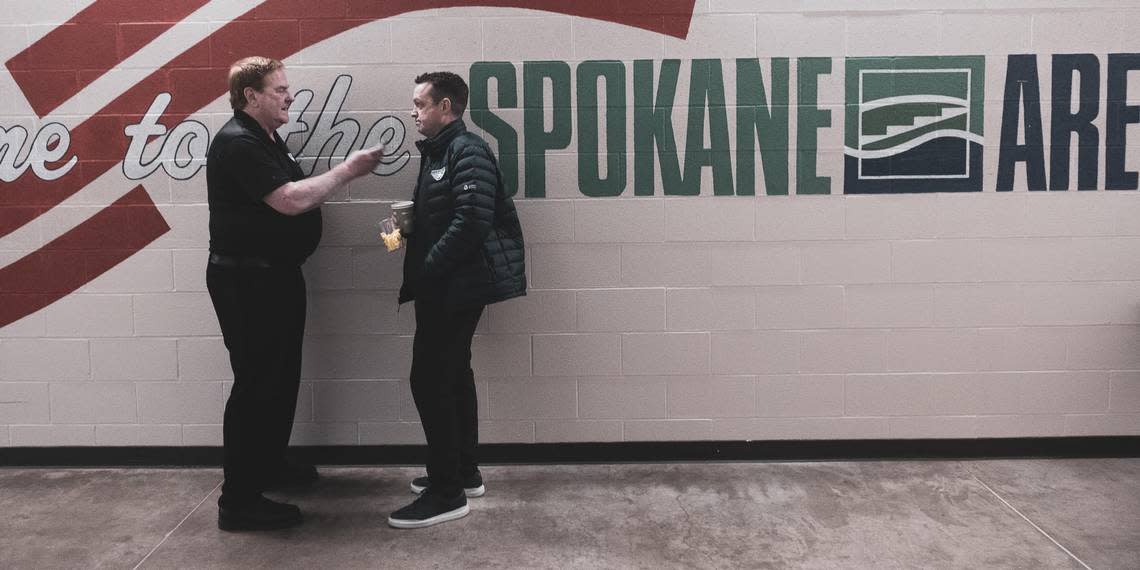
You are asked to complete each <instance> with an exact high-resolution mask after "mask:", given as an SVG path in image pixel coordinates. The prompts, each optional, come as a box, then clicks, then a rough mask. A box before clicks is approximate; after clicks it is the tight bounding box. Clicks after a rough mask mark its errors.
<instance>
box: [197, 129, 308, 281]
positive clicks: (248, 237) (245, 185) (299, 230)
mask: <svg viewBox="0 0 1140 570" xmlns="http://www.w3.org/2000/svg"><path fill="white" fill-rule="evenodd" d="M303 178H305V173H304V172H303V171H302V170H301V167H300V165H298V164H297V161H295V160H294V159H293V157H292V156H291V155H290V154H289V149H288V147H286V146H285V142H284V141H282V140H281V137H279V136H277V133H273V138H270V137H269V135H268V133H266V132H265V129H263V128H261V125H260V124H258V122H257V121H256V120H254V118H253V117H250V116H249V115H247V114H245V113H244V112H242V111H234V117H233V118H232V119H230V120H229V121H228V122H226V124H225V126H223V127H222V129H221V130H220V131H218V134H217V135H216V136H215V137H214V141H213V142H212V143H211V144H210V152H209V154H208V155H207V158H206V189H207V193H208V195H209V202H210V251H211V252H212V253H217V254H221V255H230V256H241V257H257V258H262V259H267V260H271V261H273V262H277V263H295V264H298V265H300V264H301V263H302V262H304V261H305V259H306V258H307V257H309V255H311V254H312V253H313V251H314V250H315V249H316V248H317V244H318V243H319V242H320V240H321V211H320V209H319V208H316V209H313V210H310V211H308V212H305V213H304V214H300V215H297V216H287V215H285V214H282V213H280V212H278V211H277V210H274V209H273V208H272V207H270V206H269V204H266V203H265V201H264V200H265V197H266V196H268V195H269V193H270V192H273V191H274V190H276V189H278V188H280V187H281V186H282V185H284V184H287V183H289V182H294V181H297V180H301V179H303Z"/></svg>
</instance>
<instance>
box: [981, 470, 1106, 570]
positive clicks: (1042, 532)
mask: <svg viewBox="0 0 1140 570" xmlns="http://www.w3.org/2000/svg"><path fill="white" fill-rule="evenodd" d="M970 476H971V477H973V478H974V480H975V481H977V482H978V484H979V485H981V486H982V487H985V488H986V490H987V491H989V492H990V494H991V495H993V496H994V497H997V500H999V501H1001V502H1002V504H1003V505H1005V506H1006V507H1008V508H1009V510H1011V511H1013V512H1015V513H1017V516H1019V517H1021V518H1022V519H1023V520H1024V521H1025V522H1027V523H1029V525H1030V526H1032V527H1033V528H1034V529H1036V530H1037V532H1039V533H1041V535H1042V536H1044V537H1045V538H1048V539H1049V541H1050V542H1052V543H1053V544H1055V545H1057V548H1060V549H1061V550H1062V551H1064V552H1065V554H1068V555H1069V557H1070V558H1072V559H1073V560H1076V561H1077V564H1080V565H1081V566H1082V567H1083V568H1085V570H1092V568H1090V567H1089V565H1088V564H1085V562H1084V561H1083V560H1081V559H1080V558H1077V555H1076V554H1073V553H1072V552H1071V551H1070V550H1069V549H1068V548H1065V547H1064V545H1062V544H1061V543H1060V542H1057V539H1055V538H1053V537H1052V536H1050V535H1049V533H1047V532H1045V530H1044V529H1042V528H1041V527H1039V526H1037V524H1036V523H1034V522H1033V521H1031V520H1029V517H1027V516H1025V515H1024V514H1023V513H1022V512H1021V511H1019V510H1017V507H1014V506H1013V505H1011V504H1009V501H1006V500H1005V498H1003V497H1002V496H1001V495H999V494H997V491H994V490H993V489H991V488H990V486H989V485H987V484H986V483H985V481H982V480H981V479H979V478H978V476H977V475H974V474H973V473H971V474H970Z"/></svg>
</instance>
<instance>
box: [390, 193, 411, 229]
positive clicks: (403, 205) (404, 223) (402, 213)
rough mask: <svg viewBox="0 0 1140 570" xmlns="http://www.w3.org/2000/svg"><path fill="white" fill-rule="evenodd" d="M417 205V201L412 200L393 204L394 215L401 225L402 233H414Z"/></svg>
mask: <svg viewBox="0 0 1140 570" xmlns="http://www.w3.org/2000/svg"><path fill="white" fill-rule="evenodd" d="M415 205H416V203H415V202H411V201H404V202H395V203H393V204H392V215H393V216H394V217H395V218H396V225H397V226H399V227H400V233H402V234H404V235H408V234H411V233H412V227H413V222H414V217H415V213H414V211H413V210H414V208H415Z"/></svg>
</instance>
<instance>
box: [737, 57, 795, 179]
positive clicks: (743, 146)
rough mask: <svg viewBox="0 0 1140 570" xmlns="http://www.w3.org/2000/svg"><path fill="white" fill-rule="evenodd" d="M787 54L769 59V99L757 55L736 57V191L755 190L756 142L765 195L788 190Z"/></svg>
mask: <svg viewBox="0 0 1140 570" xmlns="http://www.w3.org/2000/svg"><path fill="white" fill-rule="evenodd" d="M788 75H789V74H788V58H786V57H778V58H774V59H773V60H772V103H771V105H769V104H768V102H767V100H766V99H767V98H766V97H765V93H764V76H763V72H762V71H761V70H760V61H759V60H757V59H738V60H736V105H737V107H736V137H737V139H736V193H737V194H739V195H741V196H752V195H755V194H756V146H755V143H756V142H757V140H759V142H760V160H761V161H762V162H763V165H764V187H765V189H766V190H767V194H768V195H769V196H777V195H780V196H783V195H787V193H788V146H789V145H788Z"/></svg>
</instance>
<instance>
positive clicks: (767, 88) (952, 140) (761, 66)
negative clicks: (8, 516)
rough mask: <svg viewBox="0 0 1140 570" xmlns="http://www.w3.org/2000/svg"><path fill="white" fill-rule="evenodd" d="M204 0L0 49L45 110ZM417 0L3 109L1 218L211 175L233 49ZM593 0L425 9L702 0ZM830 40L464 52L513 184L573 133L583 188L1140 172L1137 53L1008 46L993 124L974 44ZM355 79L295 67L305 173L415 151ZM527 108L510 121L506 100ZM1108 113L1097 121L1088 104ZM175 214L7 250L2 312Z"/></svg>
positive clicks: (67, 28)
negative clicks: (578, 58)
mask: <svg viewBox="0 0 1140 570" xmlns="http://www.w3.org/2000/svg"><path fill="white" fill-rule="evenodd" d="M206 3H207V0H179V1H175V2H161V3H150V4H138V5H134V7H133V8H132V11H131V12H130V13H129V14H123V13H120V12H121V8H119V7H118V6H120V3H114V2H106V1H96V2H94V3H93V4H91V5H90V6H89V7H88V8H86V9H85V10H83V11H82V12H80V13H79V14H78V15H76V16H75V17H74V18H73V19H72V20H71V21H69V22H68V23H67V24H65V25H61V26H59V27H57V28H55V29H54V30H52V31H51V32H49V33H48V34H46V35H45V36H44V37H43V38H41V39H40V40H38V41H36V42H35V43H33V44H32V45H30V46H29V47H28V48H27V49H25V50H23V51H22V52H21V53H19V54H17V55H16V56H14V57H12V58H11V59H10V60H8V61H7V62H6V63H5V65H6V67H7V69H8V71H9V72H10V73H11V74H12V77H13V79H14V80H15V82H16V83H17V84H18V85H19V87H20V89H21V90H22V92H23V96H24V97H25V98H26V99H27V101H28V103H29V105H30V106H31V108H32V109H33V110H34V111H35V113H36V114H37V115H38V116H39V117H41V118H43V117H46V116H49V115H50V114H51V113H52V111H54V110H55V109H57V108H58V107H59V106H60V105H61V104H63V103H64V102H65V101H67V100H68V99H70V98H71V97H73V96H74V95H76V94H78V93H79V92H81V91H82V90H83V89H84V88H85V87H87V86H89V85H90V84H92V83H93V82H95V81H96V80H98V79H99V78H100V77H101V76H103V75H104V74H106V73H107V72H109V71H111V70H112V69H114V68H115V67H116V66H117V65H119V64H121V63H122V62H123V60H125V59H126V58H128V57H129V56H130V55H131V54H133V53H135V52H136V51H138V50H139V49H140V48H141V47H142V46H144V45H146V44H147V43H148V42H150V41H152V40H154V39H155V38H157V37H158V36H160V35H161V34H162V33H163V32H164V31H166V30H167V29H169V28H170V27H171V26H173V25H174V24H172V23H171V22H177V21H179V20H180V19H182V18H185V17H186V16H188V15H189V14H191V13H192V12H194V10H196V9H198V8H200V7H201V6H203V5H204V4H206ZM412 4H413V3H411V2H383V3H377V2H353V1H349V2H347V4H346V6H345V7H344V9H343V11H344V13H345V14H346V17H343V18H331V19H312V18H310V17H309V15H308V14H307V12H308V6H306V5H305V3H299V2H295V1H289V0H268V1H266V2H264V3H263V4H262V5H260V6H258V7H257V8H256V9H253V10H251V11H250V12H248V13H246V14H244V15H242V16H240V17H238V18H236V19H234V20H233V21H231V22H230V23H228V24H227V25H225V26H223V27H221V28H219V29H218V30H216V31H214V32H213V33H212V34H211V35H210V36H209V37H208V38H206V39H205V40H203V41H201V42H199V43H197V44H195V45H193V46H190V47H189V48H188V49H186V50H185V51H184V52H182V53H181V54H180V55H178V56H177V57H175V58H174V59H172V60H171V61H169V62H168V63H167V64H166V65H164V66H162V67H161V68H160V69H158V70H157V71H155V72H153V73H152V74H150V75H149V76H147V77H146V78H144V79H143V80H141V81H139V82H137V83H136V84H134V85H130V86H129V87H128V88H127V89H126V90H125V91H124V92H123V93H121V94H120V95H119V96H118V97H117V98H115V99H114V100H113V101H111V102H110V103H109V104H108V105H107V106H105V107H104V108H103V109H101V110H100V111H98V112H97V113H95V114H94V115H92V116H91V117H90V118H88V119H87V120H85V121H83V122H82V123H80V124H78V125H77V126H75V127H73V128H71V129H68V128H66V127H64V126H63V125H61V124H59V123H58V122H48V123H46V124H43V125H42V126H40V127H39V128H38V129H37V130H36V132H34V133H32V132H29V131H28V130H27V129H25V128H24V127H22V126H18V125H17V126H4V125H0V182H2V186H0V237H3V236H4V235H7V234H10V233H12V232H13V231H15V230H17V229H19V228H20V227H22V226H24V225H26V224H28V223H29V222H31V221H33V220H35V219H36V218H37V217H38V216H40V215H42V214H43V213H45V212H46V211H48V210H50V209H51V208H53V207H55V206H58V205H59V204H61V203H62V202H63V201H64V200H66V199H67V198H69V197H70V196H72V195H74V194H76V193H77V192H79V191H80V190H82V189H83V188H84V187H85V186H87V185H88V184H90V183H91V182H92V181H94V180H95V179H97V178H98V177H100V176H101V175H103V174H104V173H106V172H108V171H110V170H111V169H114V168H121V169H122V173H123V175H124V176H125V178H127V179H128V180H132V181H139V180H144V179H146V178H148V177H150V176H154V175H156V174H161V175H165V176H169V177H171V178H174V179H178V180H187V179H191V178H193V177H195V176H204V174H202V173H201V169H202V166H203V165H204V162H203V161H204V159H205V156H206V152H207V147H208V144H209V141H210V139H211V136H212V133H211V132H210V129H209V128H208V127H207V126H206V125H204V124H203V123H201V122H199V121H196V120H193V119H191V118H190V117H191V116H192V115H193V114H194V113H196V112H198V111H199V110H201V109H202V108H203V107H205V106H206V105H208V104H209V103H211V102H213V101H214V100H216V99H217V98H218V97H219V96H221V95H222V94H223V93H224V92H225V85H224V82H223V81H221V80H219V78H221V77H224V74H225V70H226V69H227V68H228V65H229V64H230V63H231V62H232V61H233V60H236V59H237V58H239V57H241V56H244V55H249V54H253V53H257V54H261V55H267V56H270V57H274V58H278V59H285V58H288V57H289V56H291V55H293V54H295V53H297V52H299V51H301V50H303V49H305V48H306V47H309V46H311V45H313V44H316V43H318V42H321V41H323V40H326V39H329V38H332V37H334V36H336V35H338V34H340V33H342V32H345V31H347V30H350V29H352V28H354V27H357V26H360V25H363V24H366V23H368V22H370V21H375V20H378V19H383V18H387V17H391V16H395V15H398V14H400V13H403V12H408V11H412V10H413V9H414V7H413V6H412ZM584 4H589V5H584ZM593 4H594V3H580V2H572V1H569V0H547V1H542V0H534V1H529V2H528V1H522V0H515V1H508V0H501V1H462V0H453V1H440V2H435V3H434V4H433V7H466V6H499V7H517V8H530V9H539V10H545V11H550V12H556V13H562V14H568V15H574V16H580V17H586V18H592V19H598V20H603V21H608V22H614V23H618V24H624V25H630V26H636V27H639V28H643V29H647V30H650V31H653V32H656V33H659V34H664V35H669V36H673V37H677V38H682V39H683V38H685V37H686V36H687V33H688V28H689V23H690V21H691V18H692V15H693V8H694V1H693V0H689V1H678V0H673V1H668V2H658V1H653V0H638V1H626V2H622V3H620V6H619V5H618V3H613V2H607V3H597V4H598V5H597V6H593ZM122 22H131V23H137V24H140V25H137V26H131V28H132V29H131V31H130V33H129V34H119V33H117V32H116V30H115V28H116V26H118V25H119V23H122ZM116 42H122V44H116ZM840 59H841V60H840V61H836V60H835V59H834V58H828V57H807V58H799V59H796V60H794V63H795V66H794V70H795V71H794V74H795V76H794V77H793V72H792V69H793V66H792V62H793V60H792V59H790V58H786V57H777V58H772V59H770V60H759V59H735V60H727V59H693V60H679V59H665V60H635V61H617V60H589V61H582V62H565V61H525V62H495V61H477V62H474V63H472V64H471V65H470V67H469V70H468V77H469V81H470V84H471V89H472V92H471V105H470V107H471V122H472V123H474V124H475V125H476V126H478V127H480V128H481V129H483V130H484V131H485V132H486V133H487V135H488V139H489V140H490V141H491V142H492V143H493V144H497V147H498V149H499V154H500V163H501V166H502V169H503V172H504V175H505V177H506V178H507V182H508V185H509V187H510V188H511V191H512V192H519V193H520V194H521V195H522V196H524V197H526V198H543V197H545V196H546V188H547V182H548V181H547V176H546V170H547V169H546V161H547V155H548V154H549V153H552V152H557V151H562V150H567V149H569V150H570V151H573V152H576V153H577V157H578V164H577V175H578V176H577V188H578V191H579V192H580V193H581V195H582V196H585V197H596V198H605V197H618V196H654V195H664V196H696V195H700V194H702V187H701V180H702V176H703V175H704V174H705V173H706V169H707V171H708V172H709V173H711V181H712V187H711V191H710V190H709V189H708V188H706V189H705V192H703V193H705V194H711V195H713V196H729V195H735V196H740V195H756V194H767V195H789V194H794V195H812V194H839V193H843V194H885V193H918V192H981V191H983V190H985V191H998V192H1005V191H1011V190H1013V189H1014V178H1015V172H1022V171H1023V172H1024V176H1025V180H1026V183H1027V186H1028V190H1030V191H1039V190H1072V189H1076V190H1095V189H1098V188H1105V189H1108V190H1136V189H1137V188H1140V182H1138V175H1137V172H1135V171H1129V170H1128V169H1127V166H1126V160H1125V158H1126V154H1127V151H1128V149H1129V141H1128V139H1127V137H1126V130H1127V127H1128V125H1130V124H1135V123H1140V105H1134V104H1129V103H1128V102H1129V100H1130V97H1132V99H1131V100H1133V101H1134V100H1135V99H1136V97H1137V96H1138V95H1137V94H1136V93H1132V94H1129V93H1128V91H1127V89H1128V73H1129V72H1133V71H1140V54H1134V53H1125V54H1108V55H1106V56H1101V55H1096V54H1048V55H1034V54H1014V55H1010V56H1008V58H1007V61H1006V62H1005V64H1006V65H1005V74H1006V75H1005V78H1004V81H1002V82H1000V83H994V82H991V83H990V85H995V84H1002V85H1004V93H1003V94H1002V98H1001V100H1000V103H999V104H1000V106H1001V108H1000V111H1001V120H1000V132H997V133H987V132H985V131H984V125H985V121H984V118H985V117H984V114H985V110H986V105H985V102H986V95H987V94H986V93H985V86H986V84H987V83H986V77H985V75H986V70H987V65H986V63H987V62H986V58H985V57H984V56H981V55H969V54H964V55H950V56H915V57H910V56H901V55H900V56H899V57H849V58H845V59H844V58H840ZM837 66H845V67H844V68H843V70H844V75H845V80H844V82H845V83H844V87H845V88H844V95H845V105H844V107H843V108H844V111H842V112H840V111H835V110H833V109H831V108H829V107H828V106H827V105H824V104H822V102H821V101H820V98H819V85H820V81H821V80H822V79H823V78H826V76H828V75H831V74H832V73H833V72H834V71H835V70H836V69H837ZM1041 66H1051V77H1052V83H1051V84H1050V85H1045V86H1042V85H1041V81H1040V80H1039V77H1040V75H1041V74H1040V73H1039V71H1040V67H1041ZM1102 75H1103V76H1104V77H1105V78H1106V81H1105V82H1104V83H1102V81H1101V77H1102ZM793 81H794V82H795V83H794V84H793V83H792V82H793ZM352 84H353V77H352V75H351V74H347V73H346V74H342V75H340V76H338V77H336V78H335V80H333V81H332V83H331V84H329V85H312V86H301V87H300V88H299V89H298V90H297V92H296V94H295V96H296V101H295V103H294V104H293V108H292V110H291V114H290V117H291V121H290V123H289V124H287V125H286V126H285V127H283V128H282V130H281V133H282V136H283V137H285V138H286V140H287V142H288V143H289V146H290V148H292V149H294V152H295V154H296V155H297V156H298V158H299V160H300V161H301V163H302V164H303V166H304V167H305V168H306V169H307V170H308V171H309V172H313V171H316V170H323V169H327V168H329V167H330V166H331V165H332V164H333V163H334V162H335V161H336V160H338V159H343V157H345V156H347V154H348V153H349V152H351V151H352V150H355V149H358V148H361V147H364V146H369V145H373V144H376V143H378V142H383V143H385V145H386V146H387V148H388V149H389V151H388V153H389V154H388V155H387V156H386V157H385V159H384V161H383V163H382V164H381V166H380V167H379V168H378V169H377V170H376V171H375V174H377V175H379V176H390V175H392V174H395V173H397V172H399V171H401V170H402V169H404V168H405V167H407V165H408V164H409V162H410V161H411V160H412V158H413V156H412V153H411V151H410V146H411V145H410V131H409V126H408V125H407V124H406V123H405V120H406V119H405V118H404V117H402V116H394V115H388V116H382V117H379V118H378V119H376V120H374V121H371V120H370V124H361V122H360V121H358V120H356V119H354V118H351V117H347V116H342V115H343V111H344V103H345V101H346V99H347V97H348V94H349V92H350V90H351V89H352ZM1102 84H1103V85H1105V88H1104V92H1103V93H1102V92H1101V88H1102ZM682 85H687V87H681V86H682ZM793 85H794V86H795V88H796V89H795V95H794V99H793V98H792V95H791V93H792V89H791V87H792V86H793ZM991 95H993V94H991ZM492 97H493V100H492ZM548 101H550V106H549V108H548V107H547V105H548ZM678 101H679V102H680V104H678V103H677V102H678ZM730 110H732V111H734V113H731V114H730V112H729V111H730ZM519 111H521V114H522V121H521V125H519V124H517V121H516V122H515V123H514V124H513V123H512V122H511V121H509V120H508V119H506V118H505V117H504V112H516V113H517V112H519ZM840 113H842V116H841V117H837V116H835V115H837V114H840ZM1045 113H1048V114H1049V116H1050V118H1051V121H1050V122H1049V125H1050V129H1049V132H1048V133H1046V132H1044V131H1043V122H1042V117H1043V114H1045ZM1102 114H1103V117H1104V119H1103V124H1104V128H1103V132H1101V131H1102V129H1101V128H1100V127H1098V126H1097V125H1096V124H1094V121H1095V120H1099V118H1100V117H1101V116H1102ZM730 117H732V120H731V121H730ZM631 118H632V121H631V120H630V119H631ZM840 120H842V121H843V133H844V136H843V146H844V151H843V160H844V168H843V179H842V180H832V179H831V178H830V177H828V176H822V175H820V174H819V173H818V171H817V166H818V160H819V132H820V131H821V130H822V129H826V128H831V127H833V125H834V124H835V123H836V122H838V121H840ZM630 125H632V127H631V126H630ZM631 130H632V132H630V131H631ZM520 131H521V132H520ZM678 131H683V133H679V132H678ZM706 134H707V137H706ZM793 134H794V136H795V138H794V143H793V139H792V135H793ZM575 135H576V137H575ZM1046 136H1048V141H1049V142H1048V144H1046ZM1074 138H1075V139H1076V142H1077V144H1076V145H1075V146H1074V145H1073V139H1074ZM575 139H576V148H570V147H571V144H572V141H574V140H575ZM987 144H988V145H995V146H996V147H997V153H996V157H997V176H996V185H995V186H994V187H993V188H983V176H982V172H983V160H984V152H983V151H984V149H985V147H986V145H987ZM1134 144H1135V143H1134ZM1074 155H1075V161H1074V160H1073V159H1074ZM757 158H758V159H759V160H757ZM520 161H522V164H521V165H520ZM1102 161H1103V162H1102ZM1071 165H1075V166H1076V172H1075V176H1074V175H1073V173H1070V166H1071ZM1102 166H1103V172H1104V173H1105V176H1104V180H1103V181H1101V180H1099V179H1098V172H1100V168H1101V167H1102ZM793 168H794V169H795V176H794V177H793V176H792V175H791V171H792V169H793ZM160 171H161V172H160ZM758 171H759V172H758ZM520 172H521V173H522V175H521V176H520ZM630 174H632V176H630ZM520 178H521V179H520ZM1073 178H1075V182H1076V183H1075V185H1074V184H1072V183H1071V182H1072V179H1073ZM630 181H632V184H631V183H630ZM793 186H794V188H793ZM169 229H170V226H169V225H168V223H167V222H166V220H164V219H163V217H162V215H161V214H160V213H159V211H158V209H157V207H156V206H155V205H154V203H153V202H152V201H151V199H150V198H149V196H148V195H147V193H146V191H145V190H144V189H143V187H142V186H136V187H135V188H134V189H133V190H131V191H129V192H127V193H126V194H124V195H123V196H122V197H121V198H120V199H119V200H117V201H116V202H114V203H113V204H111V205H109V206H107V207H106V208H104V209H102V210H101V211H99V212H98V213H97V214H95V215H94V216H92V217H90V218H89V219H87V220H85V221H83V222H82V223H80V224H79V225H77V226H76V227H74V228H73V229H71V230H70V231H67V232H66V233H64V234H63V235H61V236H60V237H58V238H57V239H55V240H53V241H51V242H50V243H47V244H46V245H44V246H43V247H41V248H40V249H38V250H36V251H34V252H32V253H30V254H29V255H27V256H25V257H23V258H21V259H18V260H16V261H14V262H13V263H10V264H9V265H7V266H5V267H2V268H0V299H2V300H3V302H0V327H2V326H4V325H7V324H9V323H12V322H14V321H16V320H18V319H20V318H22V317H24V316H27V315H29V314H31V313H33V312H35V311H38V310H40V309H42V308H43V307H45V306H47V305H49V304H51V303H53V302H55V301H56V300H58V299H60V298H62V297H64V296H66V295H67V294H69V293H71V292H73V291H75V290H76V289H78V288H79V287H81V286H83V285H84V284H86V283H88V282H89V281H91V280H92V279H94V278H96V277H98V276H99V275H101V274H102V273H104V272H106V271H107V270H109V269H110V268H112V267H114V266H115V265H117V264H119V263H120V262H122V261H123V260H125V259H127V258H128V257H130V256H131V255H133V254H134V253H135V252H137V251H139V250H141V249H143V248H145V247H146V246H147V245H148V244H150V243H151V242H153V241H154V240H155V239H157V238H158V237H159V236H161V235H163V234H164V233H166V232H167V231H169Z"/></svg>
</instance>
